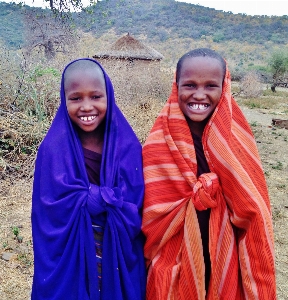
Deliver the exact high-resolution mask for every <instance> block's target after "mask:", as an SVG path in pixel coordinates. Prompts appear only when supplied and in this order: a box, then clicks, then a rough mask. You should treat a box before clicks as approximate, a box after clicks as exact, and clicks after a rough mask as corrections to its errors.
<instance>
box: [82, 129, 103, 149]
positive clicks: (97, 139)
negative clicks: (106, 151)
mask: <svg viewBox="0 0 288 300" xmlns="http://www.w3.org/2000/svg"><path fill="white" fill-rule="evenodd" d="M78 134H79V138H80V141H81V144H82V147H83V148H86V149H88V150H91V151H94V152H97V153H100V154H101V153H102V148H103V142H104V128H103V126H99V127H98V128H96V129H95V130H94V131H92V132H85V131H81V132H80V131H79V130H78Z"/></svg>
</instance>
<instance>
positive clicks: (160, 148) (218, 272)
mask: <svg viewBox="0 0 288 300" xmlns="http://www.w3.org/2000/svg"><path fill="white" fill-rule="evenodd" d="M202 142H203V148H204V153H205V156H206V158H207V161H208V164H209V167H210V170H211V173H206V174H203V175H201V176H200V177H199V178H197V177H196V171H197V163H196V154H195V149H194V145H193V140H192V137H191V133H190V130H189V127H188V124H187V122H186V120H185V118H184V115H183V113H182V111H181V110H180V108H179V105H178V101H177V85H176V83H175V82H174V83H173V87H172V93H171V95H170V97H169V99H168V101H167V103H166V105H165V106H164V108H163V109H162V111H161V113H160V115H159V116H158V118H157V120H156V122H155V124H154V126H153V128H152V130H151V132H150V135H149V137H148V139H147V141H146V143H145V145H144V147H143V159H144V177H145V185H146V190H145V199H144V213H143V214H144V215H143V232H144V234H145V236H146V238H147V241H146V245H145V257H146V260H147V266H148V280H147V299H151V300H152V299H153V300H157V299H158V300H164V299H183V300H187V299H225V300H227V299H233V300H234V299H249V300H250V299H261V300H265V299H267V300H268V299H269V300H271V299H276V284H275V269H274V248H273V247H274V244H273V229H272V221H271V212H270V203H269V197H268V192H267V186H266V182H265V178H264V174H263V169H262V166H261V162H260V158H259V155H258V151H257V147H256V143H255V140H254V137H253V134H252V132H251V129H250V127H249V124H248V123H247V121H246V119H245V117H244V115H243V113H242V112H241V110H240V108H239V107H238V105H237V103H236V102H235V100H234V99H233V97H232V96H231V80H230V74H229V71H228V70H227V72H226V77H225V80H224V84H223V92H222V96H221V99H220V102H219V104H218V106H217V108H216V110H215V111H214V113H213V115H212V116H211V118H210V120H209V122H208V124H207V126H206V128H205V131H204V134H203V138H202ZM206 208H211V215H210V221H209V251H210V257H211V278H210V285H209V293H208V295H205V282H204V259H203V255H202V243H201V235H200V229H199V225H198V221H197V216H196V212H195V209H198V210H203V209H206ZM205 297H206V298H205Z"/></svg>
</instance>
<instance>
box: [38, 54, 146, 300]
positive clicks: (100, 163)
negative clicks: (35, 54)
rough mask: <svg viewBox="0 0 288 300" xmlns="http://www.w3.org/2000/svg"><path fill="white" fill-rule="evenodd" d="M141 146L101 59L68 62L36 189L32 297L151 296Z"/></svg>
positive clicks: (92, 299) (42, 148) (118, 298)
mask: <svg viewBox="0 0 288 300" xmlns="http://www.w3.org/2000/svg"><path fill="white" fill-rule="evenodd" d="M143 192H144V185H143V175H142V158H141V145H140V143H139V141H138V139H137V137H136V136H135V134H134V132H133V131H132V129H131V127H130V125H129V124H128V122H127V121H126V119H125V117H124V116H123V115H122V113H121V112H120V110H119V108H118V107H117V106H116V104H115V99H114V91H113V87H112V84H111V81H110V79H109V77H108V76H107V74H106V73H105V71H104V70H103V68H102V67H101V66H100V64H98V63H97V62H96V61H95V60H92V59H79V60H76V61H73V62H71V63H70V64H68V66H67V67H66V68H65V70H64V72H63V75H62V83H61V104H60V107H59V109H58V112H57V114H56V116H55V119H54V121H53V123H52V125H51V128H50V129H49V131H48V133H47V135H46V137H45V138H44V140H43V142H42V143H41V145H40V148H39V151H38V154H37V160H36V167H35V174H34V185H33V196H32V234H33V248H34V278H33V286H32V299H33V300H42V299H43V300H44V299H49V300H52V299H53V300H54V299H55V300H56V299H57V300H63V299H67V300H73V299H75V300H76V299H77V300H88V299H89V300H96V299H97V300H98V299H99V300H100V299H109V300H111V299H115V300H121V299H125V300H129V299H131V300H137V299H144V298H145V284H146V272H145V264H144V258H143V237H142V234H141V231H140V228H141V208H142V199H143Z"/></svg>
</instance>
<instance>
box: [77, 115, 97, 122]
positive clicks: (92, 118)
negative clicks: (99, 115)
mask: <svg viewBox="0 0 288 300" xmlns="http://www.w3.org/2000/svg"><path fill="white" fill-rule="evenodd" d="M95 118H96V116H88V117H80V119H81V120H82V121H84V122H87V121H92V120H94V119H95Z"/></svg>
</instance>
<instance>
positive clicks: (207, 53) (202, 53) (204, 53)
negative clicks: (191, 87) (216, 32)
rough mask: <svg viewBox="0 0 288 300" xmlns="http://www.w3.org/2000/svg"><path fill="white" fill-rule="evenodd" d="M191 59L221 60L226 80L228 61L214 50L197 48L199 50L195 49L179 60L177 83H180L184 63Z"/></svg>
mask: <svg viewBox="0 0 288 300" xmlns="http://www.w3.org/2000/svg"><path fill="white" fill-rule="evenodd" d="M191 57H211V58H215V59H217V60H219V61H220V63H221V65H222V68H223V74H224V75H223V79H224V77H225V73H226V61H225V60H224V58H223V57H222V56H221V55H220V54H219V53H217V52H216V51H214V50H212V49H209V48H197V49H194V50H191V51H189V52H187V53H185V54H184V55H183V56H182V57H181V58H180V59H179V60H178V63H177V68H176V82H177V83H178V81H179V77H180V74H181V69H182V65H183V62H184V61H185V59H187V58H191Z"/></svg>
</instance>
